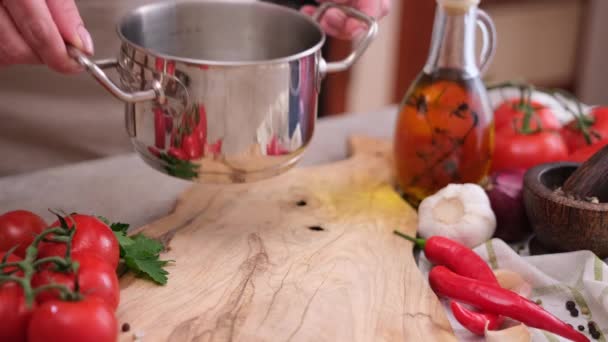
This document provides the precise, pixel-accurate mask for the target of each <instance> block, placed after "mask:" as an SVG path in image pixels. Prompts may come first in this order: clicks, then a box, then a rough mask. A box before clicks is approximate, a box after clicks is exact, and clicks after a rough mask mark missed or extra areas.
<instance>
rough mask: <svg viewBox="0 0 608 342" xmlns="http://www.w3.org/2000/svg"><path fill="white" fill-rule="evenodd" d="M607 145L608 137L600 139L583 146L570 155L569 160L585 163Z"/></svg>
mask: <svg viewBox="0 0 608 342" xmlns="http://www.w3.org/2000/svg"><path fill="white" fill-rule="evenodd" d="M606 145H608V138H606V139H604V140H601V141H598V142H596V143H594V144H593V145H589V146H584V147H581V148H579V149H577V150H576V151H574V152H573V153H571V154H570V155H569V156H568V161H573V162H579V163H584V162H585V161H587V159H589V158H591V156H593V155H594V154H595V153H596V152H597V151H599V150H601V149H602V148H603V147H604V146H606Z"/></svg>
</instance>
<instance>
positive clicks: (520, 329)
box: [485, 323, 532, 342]
mask: <svg viewBox="0 0 608 342" xmlns="http://www.w3.org/2000/svg"><path fill="white" fill-rule="evenodd" d="M485 337H486V342H503V341H504V342H530V341H532V335H531V334H530V330H528V327H526V326H525V325H523V324H521V323H520V324H518V325H515V326H512V327H510V328H507V329H503V330H486V333H485Z"/></svg>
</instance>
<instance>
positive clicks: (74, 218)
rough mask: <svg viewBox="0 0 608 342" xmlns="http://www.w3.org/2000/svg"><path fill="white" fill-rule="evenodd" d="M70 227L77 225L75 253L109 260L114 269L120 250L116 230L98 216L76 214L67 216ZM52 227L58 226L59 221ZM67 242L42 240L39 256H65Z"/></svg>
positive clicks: (74, 242) (74, 239) (73, 242)
mask: <svg viewBox="0 0 608 342" xmlns="http://www.w3.org/2000/svg"><path fill="white" fill-rule="evenodd" d="M65 221H66V222H67V225H68V227H69V228H70V229H73V228H74V225H75V226H76V228H75V229H76V233H75V234H74V238H73V240H72V254H73V255H78V254H80V255H85V254H89V255H94V256H97V257H98V258H100V259H101V260H103V261H105V262H107V263H108V264H109V265H110V266H112V267H113V268H114V269H116V267H117V266H118V260H119V259H120V251H119V246H118V240H117V239H116V236H115V235H114V232H113V231H112V229H110V227H108V226H107V225H106V224H105V223H103V222H102V221H101V220H99V219H98V218H97V217H94V216H89V215H82V214H74V215H69V216H66V217H65ZM51 226H52V227H58V226H59V221H57V222H54V223H53V224H52V225H51ZM65 252H66V244H65V243H55V242H41V243H40V245H39V247H38V258H44V257H49V256H61V257H63V256H65Z"/></svg>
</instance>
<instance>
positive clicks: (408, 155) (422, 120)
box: [394, 0, 494, 205]
mask: <svg viewBox="0 0 608 342" xmlns="http://www.w3.org/2000/svg"><path fill="white" fill-rule="evenodd" d="M438 3H439V6H438V8H437V12H436V17H435V24H434V28H433V41H432V45H431V52H430V54H429V58H428V60H427V63H426V65H425V67H424V70H422V72H421V73H420V75H419V76H418V77H417V79H416V80H415V81H414V83H413V84H412V85H411V86H410V89H409V90H408V91H407V93H406V94H405V97H404V99H403V101H402V103H401V106H400V108H399V116H398V120H397V125H396V129H395V133H394V153H395V163H396V172H397V180H398V183H399V186H400V190H401V191H402V192H403V194H404V195H405V197H406V198H407V199H408V200H409V201H410V202H411V203H412V204H413V205H418V204H419V202H420V201H421V200H423V199H424V198H425V197H427V196H429V195H431V194H433V193H435V192H436V191H437V190H439V189H441V188H443V187H444V186H446V185H447V184H449V183H480V182H482V181H483V180H484V179H485V178H486V176H487V175H488V172H489V170H490V163H491V159H492V151H493V147H494V120H493V113H492V109H491V106H490V103H489V100H488V96H487V92H486V88H485V87H484V84H483V82H482V81H481V78H480V68H479V67H478V66H477V64H476V60H475V56H474V51H475V49H474V47H475V45H474V40H475V25H476V22H477V21H482V24H484V25H485V26H484V27H486V30H485V31H484V32H486V33H488V32H489V33H492V34H491V35H490V34H489V33H488V34H486V36H488V37H491V38H487V44H486V48H485V49H484V51H485V55H486V57H485V61H484V62H482V63H483V66H485V65H487V62H488V61H489V59H490V57H491V54H492V51H493V42H494V39H493V25H492V23H491V20H490V19H489V18H488V17H487V16H485V13H483V12H481V11H480V12H478V11H479V10H478V9H477V7H476V6H474V5H471V2H470V1H458V0H452V1H448V0H439V1H438ZM454 4H455V5H454ZM449 5H452V6H451V7H450V6H449ZM454 6H455V7H454ZM480 18H483V19H480ZM488 46H489V47H488ZM483 66H482V69H483Z"/></svg>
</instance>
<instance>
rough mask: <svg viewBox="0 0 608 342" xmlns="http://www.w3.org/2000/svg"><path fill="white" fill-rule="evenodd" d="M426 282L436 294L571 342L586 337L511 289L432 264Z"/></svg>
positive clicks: (584, 339)
mask: <svg viewBox="0 0 608 342" xmlns="http://www.w3.org/2000/svg"><path fill="white" fill-rule="evenodd" d="M429 284H430V285H431V288H432V289H433V291H435V292H436V293H437V294H438V295H440V296H444V297H448V298H451V299H455V300H458V301H461V302H463V303H466V304H469V305H472V306H474V307H477V308H479V309H481V310H484V311H487V312H491V313H494V314H496V315H503V316H506V317H510V318H512V319H514V320H517V321H519V322H521V323H523V324H525V325H527V326H529V327H533V328H537V329H542V330H546V331H549V332H552V333H554V334H557V335H560V336H562V337H565V338H568V339H571V340H573V341H575V342H579V341H580V342H583V341H589V339H587V337H585V335H583V334H581V333H579V332H578V331H576V330H574V328H572V327H570V326H569V325H568V324H566V323H565V322H563V321H561V320H560V319H559V318H557V317H555V316H553V315H552V314H550V313H549V312H547V311H545V310H544V309H543V308H542V307H540V306H539V305H537V304H536V303H534V302H532V301H531V300H528V299H527V298H525V297H522V296H520V295H518V294H517V293H515V292H513V291H509V290H507V289H503V288H501V287H498V286H495V285H493V284H488V283H487V282H483V281H479V280H476V279H471V278H467V277H463V276H461V275H458V274H456V273H454V272H452V271H450V270H449V269H448V268H447V267H445V266H435V267H433V269H432V270H431V273H430V274H429Z"/></svg>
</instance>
